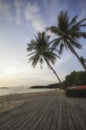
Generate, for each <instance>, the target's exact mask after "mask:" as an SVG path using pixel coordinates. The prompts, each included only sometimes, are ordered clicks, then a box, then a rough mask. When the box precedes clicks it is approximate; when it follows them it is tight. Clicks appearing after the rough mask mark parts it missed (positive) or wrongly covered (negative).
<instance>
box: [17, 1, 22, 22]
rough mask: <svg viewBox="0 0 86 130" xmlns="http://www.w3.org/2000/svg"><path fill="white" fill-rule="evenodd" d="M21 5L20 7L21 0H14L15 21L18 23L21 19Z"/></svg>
mask: <svg viewBox="0 0 86 130" xmlns="http://www.w3.org/2000/svg"><path fill="white" fill-rule="evenodd" d="M21 7H22V2H20V0H18V1H17V0H16V1H15V9H16V17H15V19H16V23H17V24H20V21H21Z"/></svg>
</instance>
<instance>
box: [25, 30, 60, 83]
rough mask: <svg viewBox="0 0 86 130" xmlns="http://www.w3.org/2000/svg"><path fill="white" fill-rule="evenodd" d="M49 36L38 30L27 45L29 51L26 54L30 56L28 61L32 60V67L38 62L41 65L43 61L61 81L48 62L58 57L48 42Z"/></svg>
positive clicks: (53, 61)
mask: <svg viewBox="0 0 86 130" xmlns="http://www.w3.org/2000/svg"><path fill="white" fill-rule="evenodd" d="M49 38H50V37H49V36H46V34H45V33H44V32H42V33H40V32H39V33H38V34H37V36H36V37H35V40H34V39H33V40H31V42H30V43H29V44H28V47H27V51H28V52H29V54H28V56H30V58H29V61H30V62H32V66H33V67H35V66H36V64H37V63H38V62H40V64H41V65H42V64H43V62H44V61H45V62H46V63H47V65H48V67H49V68H50V69H51V70H52V71H53V73H54V74H55V76H56V78H57V79H58V80H59V82H60V83H61V80H60V78H59V76H58V75H57V73H56V72H55V70H54V69H53V67H52V66H51V64H50V63H52V64H54V63H55V61H56V58H57V57H58V58H59V56H58V55H57V54H56V53H55V52H54V50H53V49H52V46H51V44H49Z"/></svg>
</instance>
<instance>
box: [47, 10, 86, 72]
mask: <svg viewBox="0 0 86 130" xmlns="http://www.w3.org/2000/svg"><path fill="white" fill-rule="evenodd" d="M77 18H78V16H75V17H73V18H72V19H71V20H70V19H69V16H68V12H63V11H61V12H60V14H59V16H58V19H57V22H58V24H57V26H51V27H48V28H47V30H50V31H51V32H52V33H54V34H55V35H56V36H57V38H56V39H54V40H53V41H52V43H53V46H54V47H57V46H58V47H59V50H60V51H59V53H60V54H62V52H63V49H64V48H66V49H69V50H70V51H71V52H72V53H73V54H74V55H75V56H76V57H77V58H78V60H79V62H80V63H81V65H82V66H83V68H84V70H85V71H86V66H85V65H84V64H82V61H81V59H80V57H79V56H78V54H77V53H76V51H75V48H77V49H81V48H82V45H81V44H80V43H79V41H78V39H80V38H81V37H83V38H86V32H83V31H82V30H81V29H82V27H85V26H86V24H85V23H84V22H85V21H86V18H84V19H82V20H80V21H78V22H77Z"/></svg>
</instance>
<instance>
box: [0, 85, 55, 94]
mask: <svg viewBox="0 0 86 130" xmlns="http://www.w3.org/2000/svg"><path fill="white" fill-rule="evenodd" d="M50 90H52V91H53V90H55V89H45V88H43V89H38V88H37V89H31V88H27V87H9V88H6V87H2V88H0V96H2V95H9V94H19V93H33V92H44V91H50Z"/></svg>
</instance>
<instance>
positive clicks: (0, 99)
mask: <svg viewBox="0 0 86 130" xmlns="http://www.w3.org/2000/svg"><path fill="white" fill-rule="evenodd" d="M57 94H58V95H59V94H64V91H63V90H59V91H58V90H52V91H47V92H34V93H22V94H9V95H4V96H0V113H1V112H4V111H7V110H9V109H12V108H14V107H17V106H19V105H21V104H23V103H25V102H29V101H31V100H33V99H34V98H40V96H49V95H57Z"/></svg>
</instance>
